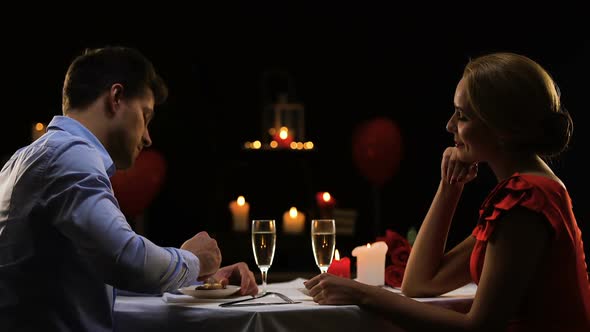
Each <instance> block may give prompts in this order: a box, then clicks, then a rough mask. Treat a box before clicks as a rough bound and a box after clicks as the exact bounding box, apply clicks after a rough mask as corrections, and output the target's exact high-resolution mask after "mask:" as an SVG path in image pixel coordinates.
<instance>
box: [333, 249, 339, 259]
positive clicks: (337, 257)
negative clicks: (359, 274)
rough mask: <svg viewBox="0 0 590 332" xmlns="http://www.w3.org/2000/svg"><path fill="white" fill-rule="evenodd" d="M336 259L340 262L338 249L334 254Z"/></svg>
mask: <svg viewBox="0 0 590 332" xmlns="http://www.w3.org/2000/svg"><path fill="white" fill-rule="evenodd" d="M334 259H335V260H337V261H339V260H340V253H339V252H338V249H336V251H335V252H334Z"/></svg>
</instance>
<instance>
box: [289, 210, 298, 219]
mask: <svg viewBox="0 0 590 332" xmlns="http://www.w3.org/2000/svg"><path fill="white" fill-rule="evenodd" d="M289 215H290V216H291V218H295V217H297V208H296V207H292V208H291V209H289Z"/></svg>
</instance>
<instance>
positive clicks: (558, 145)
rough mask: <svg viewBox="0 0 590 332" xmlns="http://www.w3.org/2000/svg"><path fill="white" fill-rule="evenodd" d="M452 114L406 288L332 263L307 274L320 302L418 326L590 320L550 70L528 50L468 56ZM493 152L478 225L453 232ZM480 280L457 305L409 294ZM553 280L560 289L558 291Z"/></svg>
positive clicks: (562, 125)
mask: <svg viewBox="0 0 590 332" xmlns="http://www.w3.org/2000/svg"><path fill="white" fill-rule="evenodd" d="M454 104H455V111H454V113H453V115H452V116H451V118H450V119H449V121H448V123H447V130H448V131H449V132H450V133H451V134H453V137H454V141H455V146H453V147H449V148H447V149H446V150H445V151H444V153H443V156H442V162H441V181H440V184H439V187H438V191H437V193H436V195H435V197H434V200H433V202H432V205H431V207H430V210H429V211H428V214H427V215H426V218H425V219H424V221H423V224H422V226H421V228H420V231H419V234H418V237H417V239H416V242H415V243H414V246H413V248H412V252H411V255H410V258H409V261H408V265H407V267H406V271H405V276H404V282H403V284H402V291H403V293H404V294H405V295H407V296H408V297H404V296H400V295H397V294H394V293H392V292H389V291H387V290H384V289H381V288H379V287H374V286H368V285H365V284H361V283H358V282H355V281H353V280H347V279H342V278H338V277H335V276H332V275H329V274H322V275H319V276H316V277H314V278H313V279H311V280H309V281H307V282H306V287H307V288H308V289H310V293H311V295H312V296H313V298H314V301H316V302H317V303H320V304H351V303H352V304H359V305H361V306H363V307H366V308H368V309H373V310H376V311H379V312H381V313H383V314H384V315H386V316H387V317H389V318H390V319H391V320H392V321H393V322H394V323H395V324H396V325H398V326H400V327H402V328H404V329H406V330H408V331H430V330H432V331H445V330H453V331H458V330H465V331H480V330H489V331H590V285H589V282H588V274H587V267H586V264H585V261H584V248H583V243H582V238H581V232H580V230H579V228H578V226H577V223H576V219H575V217H574V214H573V211H572V205H571V200H570V197H569V195H568V192H567V189H566V187H565V185H564V184H563V183H562V181H561V180H560V179H559V178H558V177H557V176H556V175H555V173H553V171H552V170H551V168H550V167H549V166H548V164H547V163H546V160H547V159H548V158H552V157H555V156H557V155H558V154H559V153H561V152H563V151H564V150H565V149H566V147H567V146H568V143H569V140H570V137H571V134H572V129H573V125H572V120H571V118H570V116H569V114H568V113H567V112H566V111H565V110H564V109H563V108H562V107H561V104H560V95H559V91H558V89H557V87H556V85H555V84H554V82H553V80H552V78H551V77H550V75H549V74H548V73H547V72H546V71H545V70H544V69H543V68H542V67H541V66H540V65H539V64H537V63H536V62H534V61H533V60H531V59H529V58H527V57H524V56H522V55H517V54H512V53H494V54H489V55H485V56H482V57H479V58H476V59H474V60H472V61H470V62H469V63H468V64H467V66H466V67H465V70H464V73H463V77H462V78H461V80H460V81H459V83H458V85H457V88H456V91H455V98H454ZM478 163H486V164H487V165H488V166H489V167H490V169H491V170H492V171H493V172H494V174H495V176H496V177H497V179H498V184H497V185H496V187H495V188H494V189H493V190H492V191H491V192H490V194H489V195H488V197H487V198H486V199H485V201H484V202H483V204H482V206H481V209H480V217H479V220H478V222H477V225H476V227H475V229H474V230H473V233H472V234H471V236H469V237H468V238H467V239H465V240H464V241H463V242H462V243H460V244H458V245H457V246H456V247H454V248H453V249H451V250H449V251H445V242H446V238H447V234H448V230H449V227H450V225H451V221H452V219H453V215H454V212H455V208H456V206H457V203H458V201H459V198H460V197H461V194H462V191H463V186H464V185H465V184H466V183H468V182H469V181H471V180H473V179H474V178H475V177H476V176H477V171H478ZM472 281H473V282H475V283H477V284H478V289H477V293H476V294H475V298H474V301H473V305H472V307H471V310H470V311H469V312H468V313H466V314H462V313H458V312H454V311H451V310H448V309H444V308H440V307H434V306H431V305H428V304H425V303H420V302H418V301H415V300H413V299H411V298H409V297H425V296H429V297H430V296H438V295H441V294H444V293H446V292H448V291H451V290H453V289H456V288H458V287H460V286H463V285H465V284H467V283H469V282H472ZM550 290H551V291H550Z"/></svg>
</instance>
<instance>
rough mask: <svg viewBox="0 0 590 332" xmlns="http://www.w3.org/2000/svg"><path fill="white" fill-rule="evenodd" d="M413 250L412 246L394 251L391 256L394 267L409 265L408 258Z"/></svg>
mask: <svg viewBox="0 0 590 332" xmlns="http://www.w3.org/2000/svg"><path fill="white" fill-rule="evenodd" d="M411 249H412V248H411V247H410V245H407V246H401V247H397V248H395V249H393V252H392V253H391V255H390V257H391V262H392V263H393V265H396V266H406V264H407V263H408V257H409V256H410V250H411Z"/></svg>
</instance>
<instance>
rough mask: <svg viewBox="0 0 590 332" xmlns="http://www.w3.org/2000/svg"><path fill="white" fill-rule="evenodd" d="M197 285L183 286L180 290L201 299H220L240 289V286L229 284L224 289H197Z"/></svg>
mask: <svg viewBox="0 0 590 332" xmlns="http://www.w3.org/2000/svg"><path fill="white" fill-rule="evenodd" d="M196 288H197V286H187V287H182V288H180V289H179V291H180V292H181V293H182V294H186V295H190V296H194V297H198V298H201V299H220V298H224V297H227V296H230V295H232V294H234V293H236V292H237V291H239V290H240V286H235V285H227V286H226V287H225V288H222V289H196Z"/></svg>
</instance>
